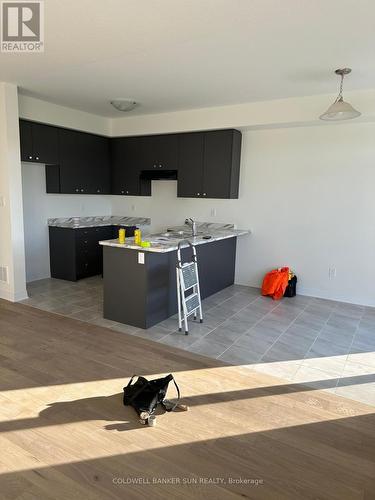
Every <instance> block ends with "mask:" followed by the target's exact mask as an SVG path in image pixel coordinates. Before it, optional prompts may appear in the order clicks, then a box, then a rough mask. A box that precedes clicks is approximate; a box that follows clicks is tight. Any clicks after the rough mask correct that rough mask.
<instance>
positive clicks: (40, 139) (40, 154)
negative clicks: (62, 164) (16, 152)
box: [32, 123, 59, 165]
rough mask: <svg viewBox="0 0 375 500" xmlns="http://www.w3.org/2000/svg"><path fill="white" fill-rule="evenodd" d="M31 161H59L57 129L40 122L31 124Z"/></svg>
mask: <svg viewBox="0 0 375 500" xmlns="http://www.w3.org/2000/svg"><path fill="white" fill-rule="evenodd" d="M32 137H33V161H35V162H38V163H47V164H51V165H53V164H58V163H59V129H58V128H56V127H52V126H50V125H43V124H41V123H33V124H32Z"/></svg>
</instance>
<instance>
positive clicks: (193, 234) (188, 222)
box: [185, 217, 197, 236]
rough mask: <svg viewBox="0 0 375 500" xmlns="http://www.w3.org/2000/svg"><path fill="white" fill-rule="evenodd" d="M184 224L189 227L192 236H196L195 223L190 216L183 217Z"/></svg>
mask: <svg viewBox="0 0 375 500" xmlns="http://www.w3.org/2000/svg"><path fill="white" fill-rule="evenodd" d="M185 224H187V225H188V226H190V227H191V235H192V236H197V223H196V222H195V220H194V219H193V218H192V217H189V219H185Z"/></svg>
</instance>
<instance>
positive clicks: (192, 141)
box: [177, 132, 205, 198]
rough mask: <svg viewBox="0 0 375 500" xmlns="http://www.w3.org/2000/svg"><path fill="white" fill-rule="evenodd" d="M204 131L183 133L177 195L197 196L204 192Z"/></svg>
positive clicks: (184, 196)
mask: <svg viewBox="0 0 375 500" xmlns="http://www.w3.org/2000/svg"><path fill="white" fill-rule="evenodd" d="M204 138H205V133H204V132H192V133H189V134H181V136H180V152H179V156H180V157H179V169H178V181H177V196H180V197H183V198H196V197H199V196H201V194H202V186H203V161H204Z"/></svg>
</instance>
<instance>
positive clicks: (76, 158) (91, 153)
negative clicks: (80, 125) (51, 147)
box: [59, 129, 109, 194]
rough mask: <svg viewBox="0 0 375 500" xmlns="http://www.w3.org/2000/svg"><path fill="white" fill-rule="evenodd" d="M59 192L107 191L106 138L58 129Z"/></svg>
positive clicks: (90, 192)
mask: <svg viewBox="0 0 375 500" xmlns="http://www.w3.org/2000/svg"><path fill="white" fill-rule="evenodd" d="M59 137H60V141H59V143H60V166H61V168H60V186H61V192H62V193H77V194H78V193H80V194H85V193H86V194H87V193H88V194H95V193H98V191H99V192H109V163H108V142H107V139H106V138H104V137H100V136H97V135H94V134H87V133H85V132H78V131H75V130H64V129H61V130H60V134H59Z"/></svg>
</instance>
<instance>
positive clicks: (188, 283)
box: [181, 262, 198, 290]
mask: <svg viewBox="0 0 375 500" xmlns="http://www.w3.org/2000/svg"><path fill="white" fill-rule="evenodd" d="M181 271H182V277H183V288H184V289H185V290H188V289H189V288H192V287H193V286H195V285H197V284H198V276H197V273H196V271H195V264H194V262H192V263H190V264H188V265H185V266H183V267H182V270H181Z"/></svg>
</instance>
